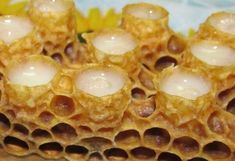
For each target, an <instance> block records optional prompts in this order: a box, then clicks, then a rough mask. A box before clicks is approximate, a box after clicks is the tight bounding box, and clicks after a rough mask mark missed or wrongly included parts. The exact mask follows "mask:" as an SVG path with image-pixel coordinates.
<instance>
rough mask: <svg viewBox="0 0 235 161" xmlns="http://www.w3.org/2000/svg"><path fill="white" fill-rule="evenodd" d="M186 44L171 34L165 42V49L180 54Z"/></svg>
mask: <svg viewBox="0 0 235 161" xmlns="http://www.w3.org/2000/svg"><path fill="white" fill-rule="evenodd" d="M185 47H186V44H185V42H184V41H183V40H182V39H180V38H179V37H177V36H175V35H172V36H171V37H170V38H169V40H168V43H167V49H168V51H169V52H170V53H172V54H180V53H182V52H183V51H184V50H185Z"/></svg>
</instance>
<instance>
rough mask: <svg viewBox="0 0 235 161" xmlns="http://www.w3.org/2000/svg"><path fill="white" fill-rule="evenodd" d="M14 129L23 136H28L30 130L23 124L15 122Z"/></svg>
mask: <svg viewBox="0 0 235 161" xmlns="http://www.w3.org/2000/svg"><path fill="white" fill-rule="evenodd" d="M13 131H14V132H15V133H18V134H21V135H22V136H27V135H28V134H29V130H28V129H27V128H26V127H25V126H24V125H21V124H14V125H13Z"/></svg>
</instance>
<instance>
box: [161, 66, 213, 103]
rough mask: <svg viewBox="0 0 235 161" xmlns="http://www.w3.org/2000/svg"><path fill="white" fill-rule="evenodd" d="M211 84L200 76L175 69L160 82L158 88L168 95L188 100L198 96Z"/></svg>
mask: <svg viewBox="0 0 235 161" xmlns="http://www.w3.org/2000/svg"><path fill="white" fill-rule="evenodd" d="M210 88H211V84H210V83H209V81H208V80H206V79H203V78H202V77H201V76H199V75H196V74H193V73H186V72H184V71H180V70H176V71H174V72H173V73H172V74H171V75H169V76H167V77H165V78H164V79H163V80H161V82H160V90H161V91H163V92H165V93H168V94H170V95H175V96H180V97H183V98H186V99H189V100H196V99H197V98H198V97H200V96H203V95H205V94H207V93H208V92H209V91H210Z"/></svg>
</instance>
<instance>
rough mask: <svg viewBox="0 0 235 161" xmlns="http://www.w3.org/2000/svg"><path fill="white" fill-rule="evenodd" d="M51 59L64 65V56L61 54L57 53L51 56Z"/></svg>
mask: <svg viewBox="0 0 235 161" xmlns="http://www.w3.org/2000/svg"><path fill="white" fill-rule="evenodd" d="M51 58H52V59H54V60H55V61H56V62H58V63H60V64H63V62H64V60H63V56H62V55H61V54H60V53H55V54H52V55H51Z"/></svg>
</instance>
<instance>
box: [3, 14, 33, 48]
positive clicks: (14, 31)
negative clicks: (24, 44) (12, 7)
mask: <svg viewBox="0 0 235 161" xmlns="http://www.w3.org/2000/svg"><path fill="white" fill-rule="evenodd" d="M32 30H33V24H32V23H31V21H30V20H29V19H27V18H23V17H18V16H0V40H1V41H3V42H4V43H6V44H11V43H12V42H14V41H15V40H18V39H21V38H23V37H25V36H26V35H27V34H29V33H30V32H32Z"/></svg>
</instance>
